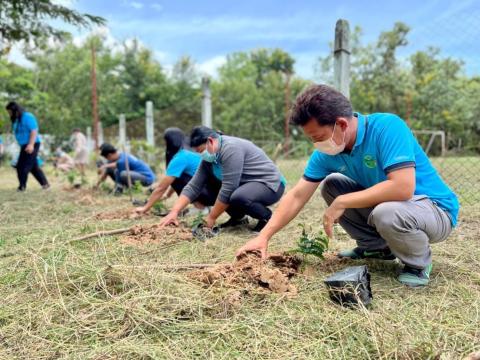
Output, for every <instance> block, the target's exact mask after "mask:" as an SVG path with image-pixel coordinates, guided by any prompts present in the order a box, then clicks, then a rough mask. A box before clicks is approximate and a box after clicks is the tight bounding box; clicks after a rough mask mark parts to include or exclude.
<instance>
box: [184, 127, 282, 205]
mask: <svg viewBox="0 0 480 360" xmlns="http://www.w3.org/2000/svg"><path fill="white" fill-rule="evenodd" d="M220 141H221V145H220V149H219V151H218V157H217V164H218V165H219V166H220V168H221V170H222V187H221V188H220V192H219V194H218V200H220V201H221V202H223V203H225V204H228V203H229V201H230V196H231V195H232V193H233V192H234V191H235V190H236V189H237V188H238V187H239V186H240V185H242V184H245V183H247V182H260V183H263V184H265V185H266V186H267V187H269V188H270V189H272V190H273V191H275V192H276V191H277V190H278V188H279V187H280V182H281V179H282V175H281V173H280V170H278V168H277V166H276V165H275V164H274V163H273V161H272V160H270V158H269V157H268V156H267V155H266V154H265V152H264V151H263V150H262V149H260V148H259V147H258V146H256V145H255V144H253V143H252V142H251V141H248V140H245V139H240V138H237V137H232V136H225V135H222V136H221V140H220ZM209 176H214V175H213V171H212V164H211V163H208V162H205V161H203V160H202V162H201V163H200V166H199V167H198V169H197V171H196V173H195V175H194V176H193V178H192V179H191V180H190V182H189V183H188V184H187V185H186V186H185V188H184V189H183V191H182V194H183V195H185V196H186V197H188V198H189V199H190V200H191V201H193V200H194V199H196V198H197V196H198V195H199V194H200V192H201V191H202V188H203V187H204V186H205V184H206V181H207V179H208V177H209Z"/></svg>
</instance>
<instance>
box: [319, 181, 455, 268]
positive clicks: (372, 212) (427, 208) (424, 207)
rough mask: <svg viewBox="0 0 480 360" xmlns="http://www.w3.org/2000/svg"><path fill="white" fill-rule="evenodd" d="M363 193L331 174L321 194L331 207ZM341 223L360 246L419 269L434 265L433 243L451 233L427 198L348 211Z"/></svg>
mask: <svg viewBox="0 0 480 360" xmlns="http://www.w3.org/2000/svg"><path fill="white" fill-rule="evenodd" d="M360 190H364V188H362V187H361V186H360V185H359V184H357V183H356V182H355V181H353V180H352V179H350V178H348V177H346V176H344V175H342V174H331V175H329V176H327V177H326V178H325V180H324V182H323V187H322V190H321V191H322V196H323V198H324V199H325V201H326V202H327V204H328V205H330V204H331V203H332V202H333V200H334V199H335V198H336V197H337V196H339V195H342V194H347V193H351V192H355V191H360ZM339 222H340V225H341V226H342V227H343V228H344V229H345V231H346V232H347V233H348V234H349V235H350V236H351V237H352V238H353V239H355V240H356V241H357V245H358V247H360V248H363V249H371V250H378V249H384V248H386V247H389V248H390V250H391V251H392V253H393V254H394V255H395V256H396V257H398V258H399V259H400V260H401V261H402V262H403V263H404V264H406V265H410V266H411V267H414V268H419V269H421V268H424V267H426V266H427V265H428V264H430V263H431V262H432V253H431V250H430V243H435V242H440V241H443V240H445V239H446V238H447V237H448V236H449V235H450V233H451V231H452V223H451V221H450V217H449V216H448V215H447V213H446V212H445V211H443V210H442V209H440V208H439V207H437V206H436V205H435V204H434V203H433V202H432V201H431V200H430V199H429V198H428V197H427V196H425V195H415V196H414V197H413V198H412V199H411V200H408V201H389V202H384V203H381V204H378V205H377V206H375V207H374V208H364V209H347V210H346V211H345V213H344V214H343V215H342V217H341V218H340V221H339Z"/></svg>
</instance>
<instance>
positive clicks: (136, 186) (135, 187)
mask: <svg viewBox="0 0 480 360" xmlns="http://www.w3.org/2000/svg"><path fill="white" fill-rule="evenodd" d="M131 192H132V194H142V193H143V188H142V183H141V182H140V181H135V182H134V183H133V184H132V188H131Z"/></svg>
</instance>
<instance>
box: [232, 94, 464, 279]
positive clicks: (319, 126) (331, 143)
mask: <svg viewBox="0 0 480 360" xmlns="http://www.w3.org/2000/svg"><path fill="white" fill-rule="evenodd" d="M291 120H292V122H293V123H294V124H296V125H299V126H301V127H302V129H303V132H304V133H305V135H306V136H307V137H308V138H309V139H310V140H311V141H312V142H313V143H314V145H315V147H316V150H315V151H314V152H313V154H312V155H311V157H310V160H309V161H308V163H307V166H306V168H305V172H304V175H303V178H302V179H300V180H299V182H298V183H297V185H296V186H295V187H294V188H293V189H292V190H291V191H290V192H289V193H288V194H287V195H286V196H285V197H284V198H283V200H282V201H281V202H280V204H279V206H278V208H277V210H276V212H275V214H274V215H273V216H272V219H271V220H270V222H269V223H268V224H267V226H265V228H264V229H263V231H261V232H260V234H259V236H257V237H256V238H254V239H252V240H250V241H249V242H247V243H246V244H245V245H244V246H243V247H242V248H240V249H239V250H238V251H237V256H239V255H240V254H242V253H244V252H247V251H254V250H258V251H260V252H261V253H262V257H266V251H267V246H268V241H269V239H270V238H271V237H272V236H273V235H274V234H275V233H277V232H278V231H279V230H280V229H282V228H283V227H284V226H286V225H287V224H288V223H289V222H290V221H291V220H292V219H293V218H294V217H295V216H296V215H297V214H298V213H299V212H300V210H301V209H302V208H303V207H304V205H305V204H306V203H307V202H308V200H309V199H310V198H311V197H312V195H313V194H314V192H315V190H316V189H317V188H318V186H319V184H320V183H323V187H322V188H321V193H322V196H323V198H324V199H325V201H326V202H327V204H328V208H327V209H326V210H325V213H324V216H323V227H324V229H325V232H326V234H327V235H328V236H329V237H330V238H332V237H333V224H334V223H335V222H339V223H340V225H341V226H342V227H343V228H344V229H345V231H346V232H347V233H348V234H349V235H350V236H351V237H352V238H353V239H355V240H356V241H357V247H356V248H355V249H352V250H344V251H340V253H339V256H340V257H344V258H350V259H365V258H375V259H382V260H394V259H395V258H398V259H399V260H400V261H401V262H402V263H403V264H404V268H403V270H402V272H401V273H400V275H399V277H398V280H399V281H400V282H401V283H403V284H405V285H407V286H411V287H415V286H424V285H427V284H428V282H429V278H430V272H431V270H432V253H431V249H430V244H431V243H435V242H440V241H443V240H445V239H446V238H447V237H448V236H449V234H450V233H451V231H452V229H453V227H455V225H456V223H457V216H458V211H459V203H458V200H457V197H456V195H455V194H454V193H453V192H452V190H451V189H450V188H449V187H448V186H447V185H446V184H445V183H444V182H443V180H442V179H441V177H440V176H439V174H438V173H437V171H436V170H435V169H434V167H433V166H432V164H431V162H430V160H429V159H428V157H427V155H426V154H425V152H424V151H423V150H422V148H421V147H420V145H419V144H418V142H417V140H416V139H415V137H414V136H413V134H412V132H411V131H410V129H409V128H408V126H407V125H406V123H405V122H404V121H403V120H402V119H401V118H399V117H398V116H396V115H394V114H388V113H375V114H370V115H363V114H360V113H353V111H352V105H351V103H350V101H349V100H348V99H347V98H346V97H345V96H343V95H342V94H341V93H340V92H339V91H337V90H335V89H333V88H331V87H329V86H326V85H314V86H312V87H310V88H308V89H307V90H305V91H304V92H303V93H302V94H300V95H299V96H298V97H297V99H296V101H295V104H294V106H293V109H292V114H291Z"/></svg>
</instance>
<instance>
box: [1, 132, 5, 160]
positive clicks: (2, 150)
mask: <svg viewBox="0 0 480 360" xmlns="http://www.w3.org/2000/svg"><path fill="white" fill-rule="evenodd" d="M4 153H5V146H4V145H3V136H2V134H0V165H2V161H3V155H4Z"/></svg>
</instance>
